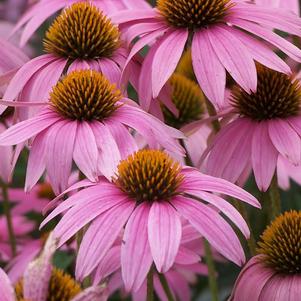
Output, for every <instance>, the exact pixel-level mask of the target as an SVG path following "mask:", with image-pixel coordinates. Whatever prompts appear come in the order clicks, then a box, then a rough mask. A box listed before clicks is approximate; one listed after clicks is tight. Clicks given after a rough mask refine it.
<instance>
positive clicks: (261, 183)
mask: <svg viewBox="0 0 301 301" xmlns="http://www.w3.org/2000/svg"><path fill="white" fill-rule="evenodd" d="M277 157H278V153H277V150H276V148H275V147H274V145H273V143H272V141H271V139H270V137H269V133H268V125H267V124H266V123H265V122H261V123H258V124H257V126H256V129H255V131H254V135H253V141H252V167H253V171H254V175H255V180H256V183H257V185H258V188H259V189H260V190H263V191H266V190H267V189H268V188H269V186H270V183H271V180H272V177H273V175H274V172H275V168H276V163H277Z"/></svg>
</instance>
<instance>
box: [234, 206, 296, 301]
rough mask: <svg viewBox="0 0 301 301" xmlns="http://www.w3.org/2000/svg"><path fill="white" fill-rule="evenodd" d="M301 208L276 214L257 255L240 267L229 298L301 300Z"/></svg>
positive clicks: (256, 300) (255, 300)
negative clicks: (300, 209) (277, 215)
mask: <svg viewBox="0 0 301 301" xmlns="http://www.w3.org/2000/svg"><path fill="white" fill-rule="evenodd" d="M300 241H301V212H300V211H299V212H297V211H290V212H285V213H284V214H282V215H280V216H279V217H277V218H276V219H275V220H274V221H273V222H272V223H271V225H270V226H269V227H268V228H267V229H266V230H265V232H264V233H263V235H262V236H261V242H260V243H259V248H258V253H259V254H258V255H256V256H255V257H253V258H252V259H251V260H250V261H249V262H248V263H247V264H246V266H245V267H244V269H243V270H242V271H241V273H240V275H239V276H238V279H237V281H236V284H235V287H234V289H233V292H232V296H231V297H230V301H250V296H252V299H251V300H252V301H299V300H300V296H301V275H300V271H301V248H300Z"/></svg>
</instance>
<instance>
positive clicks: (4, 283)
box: [0, 268, 16, 301]
mask: <svg viewBox="0 0 301 301" xmlns="http://www.w3.org/2000/svg"><path fill="white" fill-rule="evenodd" d="M0 292H1V300H3V301H15V300H16V295H15V290H14V287H13V286H12V284H11V282H10V280H9V278H8V276H7V275H6V274H5V272H4V271H3V270H2V269H1V268H0ZM2 298H3V299H2Z"/></svg>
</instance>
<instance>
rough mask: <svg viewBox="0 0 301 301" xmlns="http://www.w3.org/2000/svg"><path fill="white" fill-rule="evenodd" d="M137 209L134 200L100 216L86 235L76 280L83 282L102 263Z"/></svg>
mask: <svg viewBox="0 0 301 301" xmlns="http://www.w3.org/2000/svg"><path fill="white" fill-rule="evenodd" d="M134 207H135V202H133V201H132V200H129V201H128V200H126V199H125V200H124V201H123V202H122V203H120V204H118V205H116V206H114V208H112V210H108V211H107V212H104V213H103V214H101V215H99V216H98V217H97V218H96V219H95V220H94V221H93V222H92V224H91V226H90V227H89V229H88V230H87V232H86V233H85V235H84V237H83V240H82V242H81V245H80V249H79V252H78V256H77V261H76V273H75V274H76V278H77V279H80V280H83V279H84V277H85V276H88V275H89V274H90V273H91V272H92V271H93V270H94V269H95V268H96V267H97V265H98V263H100V262H101V261H102V260H103V258H104V256H105V255H106V253H107V252H108V250H109V249H110V248H111V246H112V245H113V243H114V242H115V240H116V238H117V236H118V235H119V234H120V232H121V230H122V228H123V226H124V225H125V223H126V221H127V220H128V218H129V216H130V215H131V213H132V211H133V209H134Z"/></svg>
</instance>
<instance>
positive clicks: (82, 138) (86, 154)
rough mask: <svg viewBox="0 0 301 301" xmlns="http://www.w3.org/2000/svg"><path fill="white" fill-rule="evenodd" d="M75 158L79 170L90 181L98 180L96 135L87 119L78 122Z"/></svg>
mask: <svg viewBox="0 0 301 301" xmlns="http://www.w3.org/2000/svg"><path fill="white" fill-rule="evenodd" d="M73 159H74V162H75V163H76V165H77V167H78V168H79V170H81V171H82V173H83V174H85V176H86V177H87V178H88V179H89V180H90V181H92V182H95V181H96V180H97V159H98V149H97V144H96V139H95V135H94V133H93V131H92V129H91V127H90V125H89V123H88V122H86V121H82V122H78V124H77V131H76V137H75V142H74V152H73Z"/></svg>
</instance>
